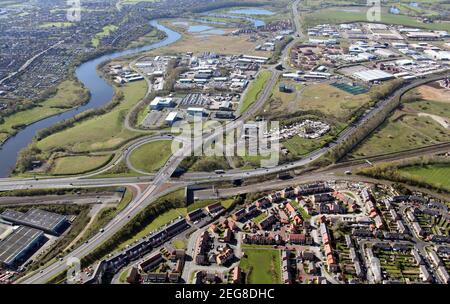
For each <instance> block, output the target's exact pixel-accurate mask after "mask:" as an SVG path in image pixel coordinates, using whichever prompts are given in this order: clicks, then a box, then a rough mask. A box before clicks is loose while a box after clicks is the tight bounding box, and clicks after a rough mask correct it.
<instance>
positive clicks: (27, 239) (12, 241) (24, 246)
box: [0, 226, 46, 268]
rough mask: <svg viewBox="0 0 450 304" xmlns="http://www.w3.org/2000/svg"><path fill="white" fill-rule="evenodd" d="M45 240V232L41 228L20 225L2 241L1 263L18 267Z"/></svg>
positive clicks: (0, 250) (0, 248)
mask: <svg viewBox="0 0 450 304" xmlns="http://www.w3.org/2000/svg"><path fill="white" fill-rule="evenodd" d="M45 241H46V238H45V236H44V232H42V231H41V230H37V229H34V228H28V227H23V226H21V227H19V228H18V229H16V230H15V231H14V232H13V233H11V234H10V235H9V236H8V237H7V238H6V239H4V240H3V241H1V242H0V264H1V265H4V266H6V267H8V268H16V267H17V266H19V265H20V264H22V263H24V262H25V261H26V259H27V258H28V257H29V256H30V255H31V254H33V252H34V251H36V250H37V249H38V248H39V247H40V246H42V244H43V243H45Z"/></svg>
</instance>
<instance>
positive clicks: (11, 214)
mask: <svg viewBox="0 0 450 304" xmlns="http://www.w3.org/2000/svg"><path fill="white" fill-rule="evenodd" d="M0 217H1V218H2V219H3V220H5V221H8V222H11V223H13V224H17V225H24V226H29V227H32V228H36V229H40V230H43V231H45V232H47V233H50V234H54V235H58V234H59V233H61V232H62V231H64V229H65V228H67V225H68V221H67V218H66V217H65V216H63V215H59V214H56V213H52V212H48V211H44V210H40V209H30V210H28V211H27V212H26V213H22V212H18V211H14V210H6V211H4V212H3V213H2V214H1V215H0Z"/></svg>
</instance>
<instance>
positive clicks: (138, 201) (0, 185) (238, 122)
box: [0, 1, 443, 283]
mask: <svg viewBox="0 0 450 304" xmlns="http://www.w3.org/2000/svg"><path fill="white" fill-rule="evenodd" d="M298 3H299V1H296V2H295V3H294V5H293V6H294V7H296V6H297V4H298ZM293 10H294V15H295V14H296V13H295V11H296V8H293ZM297 14H298V12H297ZM296 27H297V25H296ZM298 29H299V27H297V30H298ZM296 35H299V32H297V33H296ZM286 54H287V52H284V53H283V57H282V58H281V61H282V62H283V61H284V59H285V58H286ZM268 68H269V69H270V70H271V71H272V76H271V78H270V79H269V80H268V81H267V83H266V85H265V87H264V89H263V91H262V92H261V94H259V96H258V98H257V100H256V101H255V102H254V103H253V104H252V105H251V106H250V107H249V109H248V110H247V111H246V112H245V113H243V114H242V115H240V116H239V117H237V118H236V119H235V120H234V121H232V122H229V123H227V124H226V126H225V128H224V130H219V131H216V132H214V133H212V134H208V135H205V136H203V141H194V143H191V142H189V143H188V142H185V141H184V143H185V144H184V146H183V148H182V149H180V150H178V151H177V152H176V153H175V154H173V155H172V156H171V157H170V159H169V160H168V161H167V162H166V164H165V165H164V166H163V167H162V168H161V169H160V170H159V171H158V173H156V174H154V175H147V176H144V177H127V178H98V179H95V178H87V177H92V176H91V175H90V176H77V177H68V178H55V179H52V178H49V179H42V180H36V179H0V190H13V189H30V188H67V187H98V186H123V185H134V184H136V183H142V182H150V184H149V187H148V188H147V189H145V190H144V191H139V193H138V194H137V195H136V196H135V198H134V199H133V200H132V202H131V203H130V204H129V205H128V206H127V207H126V208H125V209H124V210H123V211H121V212H120V213H119V214H118V215H117V216H116V217H115V218H114V220H112V221H111V222H110V223H108V224H107V225H106V226H105V227H104V232H103V233H100V232H99V233H98V234H96V235H95V236H94V237H92V238H91V239H90V240H89V241H88V242H87V243H85V244H82V245H81V246H80V247H78V248H76V249H75V250H74V251H73V252H71V253H70V257H78V258H82V257H83V256H85V255H87V254H88V253H90V252H91V251H93V250H94V249H95V248H96V247H98V246H99V245H100V244H102V243H103V242H104V241H105V240H107V239H108V238H110V237H111V236H112V235H114V234H115V233H117V232H118V231H119V230H120V229H121V228H122V227H123V226H124V225H126V224H127V223H128V222H129V221H130V219H131V218H133V217H134V216H136V215H137V214H138V213H139V212H140V211H142V210H143V209H144V208H146V207H147V206H148V205H149V204H151V203H152V202H153V201H154V200H155V199H156V198H158V197H160V196H162V195H164V194H165V193H168V192H170V191H173V190H174V189H177V188H180V187H183V186H186V185H188V184H193V183H195V181H194V180H195V179H198V180H199V181H198V182H200V181H202V180H203V181H204V179H207V180H210V181H212V180H225V179H238V178H249V177H257V176H263V175H267V174H275V173H279V172H283V171H287V170H292V169H296V168H299V167H302V166H305V165H308V164H310V163H311V162H313V161H314V160H316V159H318V158H319V157H321V156H322V155H324V154H325V153H327V152H328V151H329V150H330V149H332V148H333V147H334V146H335V145H337V144H339V143H340V142H342V141H344V140H346V139H347V138H349V137H350V136H352V135H353V133H354V132H355V131H356V130H357V129H358V128H359V127H361V126H362V125H364V124H365V123H366V122H367V120H369V119H370V118H372V117H373V116H374V115H376V114H377V113H378V111H380V110H381V109H383V108H384V107H385V106H388V105H389V104H390V103H392V102H396V99H397V98H400V96H401V95H402V94H403V93H404V92H406V91H407V90H409V89H411V88H414V87H416V86H419V85H421V84H423V83H426V82H430V81H434V80H438V79H442V78H443V76H431V77H428V78H427V79H421V80H417V81H414V82H413V83H411V84H409V85H407V86H405V87H403V88H401V89H400V90H397V91H396V92H395V93H394V94H393V95H392V96H391V97H390V98H387V99H386V100H383V101H380V102H379V103H378V104H377V105H376V106H375V107H374V108H373V109H371V110H370V111H369V112H368V113H366V114H365V115H364V116H363V117H362V118H361V119H359V120H358V122H357V123H356V124H355V125H352V126H350V127H348V128H347V129H346V130H344V131H343V132H342V133H341V134H340V135H339V136H338V138H337V139H336V140H335V142H334V143H332V144H330V145H329V146H328V147H324V148H321V149H319V150H316V151H314V152H312V153H310V154H309V155H307V156H306V157H305V158H303V159H301V160H298V161H295V162H292V163H289V164H285V165H278V166H275V167H272V168H259V169H254V170H248V171H238V170H235V171H230V172H226V173H225V174H223V175H219V176H218V175H212V174H211V173H207V174H204V173H200V174H197V175H189V176H188V177H189V178H190V180H189V181H185V180H183V179H181V180H179V181H177V182H172V184H171V185H170V186H169V187H168V186H167V183H168V182H169V180H170V177H171V175H172V173H173V172H174V171H175V169H176V168H177V167H178V165H179V164H180V163H181V161H182V160H183V159H184V157H185V155H186V154H188V153H187V152H189V151H192V150H193V149H199V148H201V145H203V144H204V143H208V142H212V141H214V140H216V139H217V138H218V137H221V136H223V133H224V132H226V133H227V132H230V131H232V130H235V129H236V128H239V127H240V126H242V124H243V122H245V121H246V120H248V119H249V118H251V117H253V115H255V114H256V113H257V111H259V109H261V107H262V106H263V105H264V103H265V102H266V101H267V99H268V98H269V97H270V94H271V91H272V88H273V86H274V85H275V83H276V81H277V79H278V76H279V75H280V72H279V71H277V70H275V66H270V67H268ZM166 136H168V135H157V137H151V136H148V137H145V138H143V139H141V140H138V141H137V142H135V143H133V144H132V146H131V147H129V148H127V149H125V150H124V151H123V153H122V155H121V156H120V159H119V160H121V159H124V158H127V155H129V153H130V152H131V151H132V150H134V149H136V148H137V147H138V146H140V145H142V144H145V143H146V142H149V141H152V140H158V139H159V140H161V139H162V138H167V137H166ZM182 141H183V140H182ZM117 163H118V161H115V162H114V164H110V165H109V166H110V167H112V166H115V165H116V164H117ZM203 174H204V175H203ZM309 176H310V177H314V175H309ZM326 176H327V174H325V173H321V175H317V176H316V178H318V179H321V178H319V177H322V178H323V177H326ZM328 176H329V177H330V176H332V175H331V174H328ZM333 178H335V177H333ZM167 187H168V188H167ZM253 189H255V187H253ZM68 257H69V256H66V257H65V258H64V259H63V260H62V261H59V262H56V263H54V264H52V265H50V266H47V267H45V268H43V269H41V271H40V272H39V273H35V274H33V275H32V276H30V277H28V278H26V279H24V280H23V281H22V282H23V283H45V282H47V281H48V280H49V279H51V278H52V277H54V276H55V275H58V274H59V273H61V272H63V271H64V270H65V269H67V266H66V261H67V259H68Z"/></svg>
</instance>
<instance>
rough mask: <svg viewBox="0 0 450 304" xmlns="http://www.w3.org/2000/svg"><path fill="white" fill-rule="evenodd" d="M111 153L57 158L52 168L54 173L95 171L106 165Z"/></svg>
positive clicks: (68, 173)
mask: <svg viewBox="0 0 450 304" xmlns="http://www.w3.org/2000/svg"><path fill="white" fill-rule="evenodd" d="M110 159H111V155H99V156H94V155H81V156H65V157H60V158H57V159H56V160H55V161H54V163H53V165H52V169H51V174H53V175H71V174H81V173H86V172H89V171H93V170H95V169H98V168H100V167H102V166H103V165H105V164H106V163H107V162H108V161H109V160H110Z"/></svg>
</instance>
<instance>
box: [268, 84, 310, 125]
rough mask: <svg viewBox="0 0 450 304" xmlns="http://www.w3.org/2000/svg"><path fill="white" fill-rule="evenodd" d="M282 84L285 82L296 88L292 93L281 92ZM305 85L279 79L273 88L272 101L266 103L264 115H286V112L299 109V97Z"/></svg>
mask: <svg viewBox="0 0 450 304" xmlns="http://www.w3.org/2000/svg"><path fill="white" fill-rule="evenodd" d="M280 84H285V85H288V86H290V87H291V88H293V89H294V91H293V92H291V93H285V92H280V90H279V87H280ZM304 87H305V86H304V85H303V84H301V83H297V82H295V81H289V80H286V81H278V82H277V84H276V85H275V86H274V87H273V89H272V95H271V97H270V101H269V102H267V103H266V104H265V105H264V108H263V113H261V114H262V115H264V116H268V117H277V116H283V115H286V113H291V112H295V111H296V110H298V99H299V98H300V94H301V90H302V88H304Z"/></svg>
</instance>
